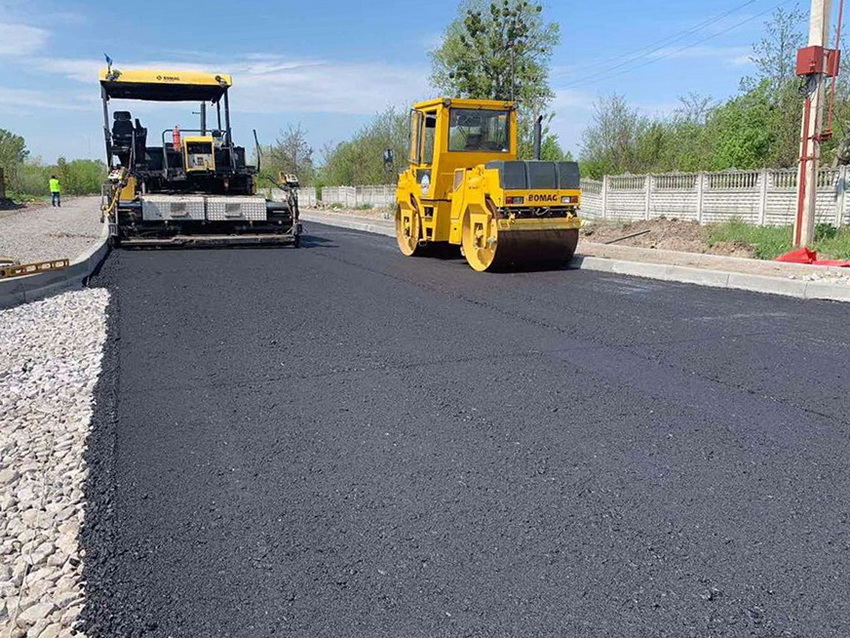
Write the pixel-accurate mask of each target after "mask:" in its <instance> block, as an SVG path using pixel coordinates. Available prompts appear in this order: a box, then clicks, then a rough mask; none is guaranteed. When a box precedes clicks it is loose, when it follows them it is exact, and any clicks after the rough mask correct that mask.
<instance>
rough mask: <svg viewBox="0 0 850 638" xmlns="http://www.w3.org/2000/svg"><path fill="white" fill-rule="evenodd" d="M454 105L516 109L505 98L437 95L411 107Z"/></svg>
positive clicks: (425, 107)
mask: <svg viewBox="0 0 850 638" xmlns="http://www.w3.org/2000/svg"><path fill="white" fill-rule="evenodd" d="M438 106H443V107H446V108H448V107H452V106H453V107H455V108H459V109H487V110H490V109H492V110H497V111H512V110H514V109H516V102H510V101H506V100H478V99H474V98H456V97H455V98H451V97H437V98H433V99H431V100H425V101H424V102H417V103H416V104H414V105H413V108H414V109H415V110H417V111H420V110H424V109H429V108H433V107H438Z"/></svg>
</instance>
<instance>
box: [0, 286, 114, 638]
mask: <svg viewBox="0 0 850 638" xmlns="http://www.w3.org/2000/svg"><path fill="white" fill-rule="evenodd" d="M108 300H109V293H108V292H107V291H106V290H104V289H93V290H81V291H75V292H68V293H65V294H63V295H59V296H57V297H53V298H50V299H47V300H44V301H39V302H35V303H31V304H27V305H24V306H19V307H17V308H13V309H11V310H5V311H2V312H0V638H21V637H23V636H26V637H27V638H56V637H57V636H59V637H63V638H64V637H66V636H71V635H72V634H71V628H72V626H73V624H74V623H75V621H76V619H77V616H78V615H79V613H80V610H81V608H82V603H83V589H84V587H83V582H82V575H81V574H82V565H81V563H80V561H81V558H82V557H81V554H82V552H81V550H80V547H79V544H78V537H79V531H80V526H81V525H82V522H83V511H84V507H85V504H84V500H83V481H84V478H85V473H86V470H85V467H84V466H83V449H84V447H85V444H86V437H87V435H88V430H89V426H90V421H91V415H92V400H93V391H94V388H95V384H96V382H97V378H98V375H99V373H100V366H101V358H102V353H103V346H104V342H105V340H106V306H107V302H108ZM77 635H79V634H77Z"/></svg>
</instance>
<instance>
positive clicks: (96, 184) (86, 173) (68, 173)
mask: <svg viewBox="0 0 850 638" xmlns="http://www.w3.org/2000/svg"><path fill="white" fill-rule="evenodd" d="M51 171H52V172H54V173H55V175H56V177H58V178H59V182H60V183H61V185H62V192H63V193H65V194H66V195H89V194H91V193H99V192H100V187H101V185H102V184H103V182H104V181H105V180H106V173H107V171H106V164H104V163H103V162H101V161H100V160H88V159H76V160H72V161H70V162H68V161H66V160H65V158H64V157H60V158H59V159H58V160H57V162H56V167H55V170H53V169H52V168H51ZM51 171H47V172H51Z"/></svg>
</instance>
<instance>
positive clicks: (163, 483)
mask: <svg viewBox="0 0 850 638" xmlns="http://www.w3.org/2000/svg"><path fill="white" fill-rule="evenodd" d="M309 230H310V231H311V233H312V236H311V237H310V238H308V239H307V240H306V241H305V246H304V247H303V248H301V249H300V250H295V249H276V250H259V249H258V250H254V249H251V250H194V251H173V252H167V251H162V252H126V251H119V252H117V253H113V255H112V256H111V257H110V258H109V260H108V262H107V264H106V265H105V266H104V268H103V270H102V272H101V274H100V276H99V278H98V280H97V281H96V282H95V285H103V286H108V287H110V288H111V289H112V291H113V293H114V296H113V305H112V308H111V310H110V312H111V326H110V330H111V337H110V343H109V348H108V352H107V360H106V363H105V369H104V370H105V371H104V377H103V379H102V381H101V384H100V387H99V390H98V393H99V394H98V406H97V412H96V418H95V423H96V426H97V429H96V431H95V434H94V435H93V437H92V442H91V445H90V449H89V458H88V461H89V466H90V468H91V474H90V477H89V485H88V496H89V498H90V506H89V509H88V510H87V516H88V518H87V520H86V528H85V530H84V543H85V545H86V561H85V569H86V577H87V579H88V585H87V594H88V604H87V608H86V611H85V618H86V628H87V629H88V631H89V636H90V637H95V636H109V637H113V636H114V637H118V636H122V637H124V636H135V635H145V636H163V637H165V636H172V637H184V636H193V637H194V636H203V637H205V638H206V637H219V636H221V637H223V636H233V637H236V636H299V637H300V636H304V637H313V636H316V637H327V638H337V637H340V636H358V637H364V638H367V637H368V638H374V637H392V638H431V637H454V636H470V637H476V638H477V637H487V636H523V637H524V636H564V637H584V636H593V637H600V638H601V637H606V638H607V637H612V636H635V637H661V636H666V637H670V638H681V637H686V636H694V637H709V636H711V637H715V636H759V637H764V638H768V637H770V638H773V637H779V636H783V637H784V636H794V637H806V638H813V637H819V636H847V635H850V577H848V574H850V546H848V545H850V520H848V517H850V511H848V509H849V508H848V503H850V479H848V477H850V472H848V470H849V469H850V446H848V426H850V373H848V371H847V361H848V355H850V347H848V340H850V337H848V334H850V307H849V306H846V305H840V304H832V303H828V302H811V301H808V302H806V301H800V300H795V299H786V298H781V297H772V296H767V295H758V294H752V293H746V292H735V291H721V290H715V289H710V288H699V287H696V286H690V285H684V284H681V285H680V284H673V283H661V282H655V281H649V280H642V279H636V278H628V277H620V276H612V275H606V274H599V273H593V272H584V271H576V270H562V271H552V272H523V273H508V274H478V273H475V272H473V271H472V270H471V269H469V268H468V267H467V266H466V265H465V264H464V263H463V262H462V261H461V260H459V259H458V260H454V261H452V260H428V259H410V258H404V257H402V256H401V255H400V254H399V253H398V251H397V249H396V247H395V245H394V241H393V240H392V239H389V238H386V237H379V236H374V235H367V234H363V233H358V232H354V231H346V230H343V229H336V228H330V227H325V226H319V225H315V224H310V225H309Z"/></svg>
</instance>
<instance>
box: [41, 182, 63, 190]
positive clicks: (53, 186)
mask: <svg viewBox="0 0 850 638" xmlns="http://www.w3.org/2000/svg"><path fill="white" fill-rule="evenodd" d="M42 183H43V182H42ZM61 190H62V189H61V188H60V187H59V180H58V179H51V180H50V192H51V193H58V192H60V191H61Z"/></svg>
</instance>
